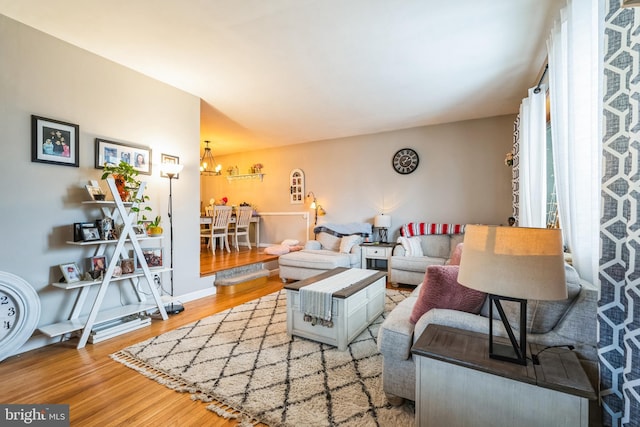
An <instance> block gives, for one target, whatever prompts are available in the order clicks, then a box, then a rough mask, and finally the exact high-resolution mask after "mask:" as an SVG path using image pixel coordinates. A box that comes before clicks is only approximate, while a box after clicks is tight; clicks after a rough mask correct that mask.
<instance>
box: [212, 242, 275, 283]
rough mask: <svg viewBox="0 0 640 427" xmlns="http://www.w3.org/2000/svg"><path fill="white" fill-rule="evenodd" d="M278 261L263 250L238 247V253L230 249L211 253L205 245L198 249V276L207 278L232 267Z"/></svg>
mask: <svg viewBox="0 0 640 427" xmlns="http://www.w3.org/2000/svg"><path fill="white" fill-rule="evenodd" d="M276 259H278V257H277V256H275V255H268V254H265V253H264V248H256V247H253V248H251V249H249V248H246V247H240V251H236V250H235V248H233V247H232V249H231V252H227V251H223V250H221V249H219V248H218V249H217V250H216V252H215V253H214V252H212V251H211V250H209V249H207V247H206V245H202V246H201V247H200V276H208V275H210V274H213V273H215V272H216V271H220V270H226V269H229V268H232V267H238V266H242V265H247V264H254V263H258V262H268V261H273V260H276Z"/></svg>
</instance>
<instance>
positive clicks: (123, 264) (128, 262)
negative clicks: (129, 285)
mask: <svg viewBox="0 0 640 427" xmlns="http://www.w3.org/2000/svg"><path fill="white" fill-rule="evenodd" d="M120 269H121V270H122V274H131V273H133V272H134V271H135V264H134V262H133V259H131V258H125V259H122V260H120Z"/></svg>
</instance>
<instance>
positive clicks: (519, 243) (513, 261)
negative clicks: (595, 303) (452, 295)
mask: <svg viewBox="0 0 640 427" xmlns="http://www.w3.org/2000/svg"><path fill="white" fill-rule="evenodd" d="M458 282H459V283H461V284H462V285H464V286H466V287H468V288H472V289H476V290H479V291H483V292H486V293H489V294H494V295H500V296H505V297H511V298H521V299H537V300H560V299H565V298H567V286H566V282H565V276H564V254H563V251H562V235H561V232H560V230H559V229H547V228H526V227H497V226H487V225H467V226H466V228H465V235H464V246H463V250H462V259H461V261H460V271H459V273H458Z"/></svg>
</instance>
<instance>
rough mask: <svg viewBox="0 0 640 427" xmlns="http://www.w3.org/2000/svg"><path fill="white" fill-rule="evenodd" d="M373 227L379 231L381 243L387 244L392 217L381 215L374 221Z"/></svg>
mask: <svg viewBox="0 0 640 427" xmlns="http://www.w3.org/2000/svg"><path fill="white" fill-rule="evenodd" d="M373 226H374V227H375V228H377V229H379V233H380V241H381V242H382V243H387V229H388V228H390V227H391V216H389V215H385V214H380V215H376V217H375V218H374V219H373Z"/></svg>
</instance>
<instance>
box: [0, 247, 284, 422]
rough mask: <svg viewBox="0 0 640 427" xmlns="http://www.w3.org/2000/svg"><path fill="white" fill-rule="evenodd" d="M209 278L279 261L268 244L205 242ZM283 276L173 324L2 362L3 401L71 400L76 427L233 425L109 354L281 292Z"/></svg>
mask: <svg viewBox="0 0 640 427" xmlns="http://www.w3.org/2000/svg"><path fill="white" fill-rule="evenodd" d="M203 249H204V250H203V251H202V252H201V268H202V272H201V274H203V275H208V274H212V273H213V272H214V271H219V270H223V269H226V268H231V267H233V266H235V265H245V264H250V263H252V262H258V261H264V260H268V259H274V258H276V257H270V256H268V255H265V254H264V253H263V252H262V251H263V249H260V250H258V249H255V248H254V249H252V250H251V251H249V250H248V249H246V248H245V249H244V250H241V251H240V252H235V251H233V252H231V253H230V254H229V253H225V254H224V255H223V254H222V253H221V251H220V250H218V251H217V253H216V254H215V255H213V254H212V253H211V251H208V250H207V249H206V247H203ZM282 286H283V285H282V282H281V281H280V279H279V277H277V276H273V277H270V278H269V279H268V281H267V283H266V284H265V285H264V286H262V287H260V288H259V289H252V290H248V291H244V292H239V293H236V294H232V295H222V294H219V295H213V296H209V297H205V298H201V299H198V300H196V301H191V302H187V303H185V304H184V306H185V311H184V312H182V313H180V314H177V315H174V316H170V317H169V319H168V320H166V321H159V320H154V321H153V322H152V324H151V326H149V327H146V328H143V329H139V330H137V331H133V332H129V333H127V334H124V335H121V336H119V337H115V338H112V339H109V340H106V341H103V342H100V343H98V344H87V346H86V347H85V348H83V349H80V350H78V349H76V347H75V346H76V344H77V339H71V340H69V341H65V342H61V343H58V344H53V345H49V346H47V347H43V348H39V349H36V350H32V351H30V352H27V353H23V354H20V355H16V356H12V357H9V358H7V359H5V360H4V361H3V362H0V403H5V404H10V403H19V404H68V405H70V419H71V426H82V427H90V426H100V427H110V426H133V427H136V426H145V427H146V426H154V427H155V426H157V427H165V426H180V427H190V426H214V427H218V426H234V425H236V424H237V423H236V422H235V421H230V420H226V419H224V418H221V417H219V416H217V415H216V414H214V413H213V412H211V411H209V410H207V409H206V406H207V404H205V403H202V402H198V401H192V400H191V398H190V395H189V394H188V393H178V392H175V391H173V390H170V389H168V388H166V387H165V386H163V385H160V384H158V383H156V382H155V381H154V380H151V379H149V378H147V377H145V376H143V375H141V374H139V373H137V372H136V371H134V370H132V369H129V368H127V367H125V366H124V365H122V364H120V363H117V362H114V361H113V360H112V359H111V358H110V357H109V355H110V354H112V353H115V352H117V351H119V350H121V349H123V348H125V347H127V346H129V345H132V344H135V343H138V342H140V341H143V340H146V339H148V338H152V337H154V336H157V335H159V334H162V333H164V332H168V331H171V330H173V329H176V328H178V327H180V326H183V325H186V324H188V323H191V322H194V321H196V320H199V319H202V318H204V317H206V316H209V315H212V314H214V313H217V312H220V311H223V310H226V309H227V308H230V307H233V306H236V305H238V304H242V303H244V302H247V301H250V300H252V299H255V298H259V297H261V296H264V295H267V294H269V293H271V292H275V291H278V290H280V289H282Z"/></svg>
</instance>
